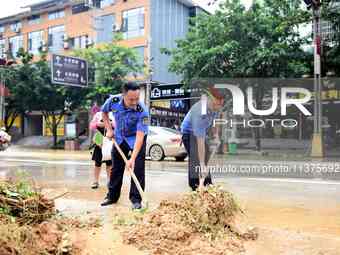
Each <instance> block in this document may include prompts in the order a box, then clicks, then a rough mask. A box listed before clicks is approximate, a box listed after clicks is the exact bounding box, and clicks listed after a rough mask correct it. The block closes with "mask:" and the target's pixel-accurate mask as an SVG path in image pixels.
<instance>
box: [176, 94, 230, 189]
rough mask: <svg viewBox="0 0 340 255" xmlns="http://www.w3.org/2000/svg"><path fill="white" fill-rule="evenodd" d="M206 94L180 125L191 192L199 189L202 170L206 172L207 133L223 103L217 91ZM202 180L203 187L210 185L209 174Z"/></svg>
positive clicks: (215, 135) (207, 154) (207, 158)
mask: <svg viewBox="0 0 340 255" xmlns="http://www.w3.org/2000/svg"><path fill="white" fill-rule="evenodd" d="M206 92H207V93H206V95H203V96H202V98H201V100H200V101H198V102H197V103H195V104H194V105H193V106H192V107H191V109H190V111H189V112H188V113H187V115H186V116H185V118H184V120H183V122H182V125H181V133H182V135H183V137H182V141H183V144H184V147H185V149H186V151H187V153H188V156H189V160H188V178H189V186H190V187H191V189H192V190H196V189H197V188H198V187H199V185H200V175H203V173H202V170H206V167H207V164H208V161H209V157H210V155H209V154H210V152H209V146H208V142H207V138H208V132H209V131H210V130H211V129H212V126H213V122H214V119H217V118H218V112H219V111H220V110H221V109H222V107H223V103H224V97H223V95H222V94H220V93H219V91H218V90H217V89H215V88H210V89H209V90H207V91H206ZM213 131H214V138H215V139H216V140H218V139H219V138H218V130H217V129H216V128H215V129H214V130H213ZM202 180H203V183H202V184H203V185H209V184H212V180H211V175H210V172H208V174H207V175H206V176H205V177H204V178H202Z"/></svg>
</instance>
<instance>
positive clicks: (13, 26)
mask: <svg viewBox="0 0 340 255" xmlns="http://www.w3.org/2000/svg"><path fill="white" fill-rule="evenodd" d="M10 27H11V30H12V31H13V32H18V31H19V30H20V29H21V28H22V24H21V22H20V21H16V22H14V23H12V24H11V26H10Z"/></svg>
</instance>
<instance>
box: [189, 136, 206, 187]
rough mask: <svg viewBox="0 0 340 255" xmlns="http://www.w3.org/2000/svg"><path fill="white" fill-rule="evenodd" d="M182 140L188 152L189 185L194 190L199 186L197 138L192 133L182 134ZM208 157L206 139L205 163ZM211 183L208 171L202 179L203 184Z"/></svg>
mask: <svg viewBox="0 0 340 255" xmlns="http://www.w3.org/2000/svg"><path fill="white" fill-rule="evenodd" d="M182 141H183V144H184V147H185V149H186V151H187V153H188V156H189V160H188V178H189V186H190V187H191V189H192V190H194V191H195V190H196V189H197V187H198V186H199V174H200V173H199V171H198V169H199V166H200V160H199V158H198V146H197V138H196V137H195V136H194V135H192V134H183V136H182ZM209 158H210V152H209V146H208V143H207V141H205V164H208V161H209ZM209 184H212V180H211V174H210V172H209V173H208V175H207V177H206V178H205V180H204V185H209Z"/></svg>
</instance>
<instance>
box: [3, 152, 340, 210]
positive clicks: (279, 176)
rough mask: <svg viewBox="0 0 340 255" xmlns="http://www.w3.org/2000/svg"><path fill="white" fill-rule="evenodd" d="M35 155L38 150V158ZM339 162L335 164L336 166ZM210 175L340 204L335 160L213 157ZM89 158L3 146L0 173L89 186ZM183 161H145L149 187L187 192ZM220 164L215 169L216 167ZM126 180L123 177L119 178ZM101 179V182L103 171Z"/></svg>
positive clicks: (242, 189)
mask: <svg viewBox="0 0 340 255" xmlns="http://www.w3.org/2000/svg"><path fill="white" fill-rule="evenodd" d="M37 155H43V156H41V157H40V158H39V157H38V156H37ZM338 164H339V166H338ZM211 165H212V166H215V168H214V167H212V168H211V170H212V171H213V176H214V180H215V182H217V183H221V184H223V185H224V186H226V187H228V189H229V190H231V191H234V192H236V193H237V194H238V195H239V196H240V197H247V198H249V197H253V198H254V199H271V200H273V199H274V200H275V199H276V198H278V199H280V200H287V201H291V202H292V201H294V200H296V201H297V202H301V201H304V202H310V203H311V204H315V203H319V204H324V203H331V204H339V203H340V178H339V176H340V170H339V172H338V167H339V169H340V163H338V162H317V161H314V162H311V161H308V162H307V161H277V160H276V161H271V160H261V159H259V160H254V159H251V160H250V159H245V158H241V159H236V158H233V159H227V160H222V159H220V158H219V159H218V158H216V159H213V160H212V162H211ZM92 166H93V165H92V162H91V161H90V160H88V159H86V154H79V153H78V154H77V153H72V152H68V153H65V152H49V153H48V154H46V153H45V154H44V153H43V152H41V153H39V152H38V153H36V154H34V155H31V154H30V152H27V151H26V152H15V153H13V151H8V152H2V153H0V177H10V176H15V175H16V173H17V172H18V171H24V172H26V173H27V174H28V175H29V176H32V177H34V179H36V180H37V181H41V182H48V183H55V184H62V185H65V186H73V185H77V186H79V185H80V186H84V187H85V186H89V185H90V183H91V181H92V171H93V170H92V168H93V167H92ZM186 166H187V162H175V161H173V160H171V159H170V160H166V161H163V162H152V161H147V163H146V168H147V171H146V182H147V191H148V192H165V193H177V192H184V191H188V187H187V173H186ZM218 166H219V167H220V168H219V167H218ZM124 182H125V183H127V182H128V177H126V178H125V179H124ZM101 183H102V184H103V185H105V183H106V179H105V172H104V171H102V174H101Z"/></svg>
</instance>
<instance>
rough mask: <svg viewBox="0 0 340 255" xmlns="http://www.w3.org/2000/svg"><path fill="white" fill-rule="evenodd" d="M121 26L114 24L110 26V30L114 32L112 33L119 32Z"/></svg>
mask: <svg viewBox="0 0 340 255" xmlns="http://www.w3.org/2000/svg"><path fill="white" fill-rule="evenodd" d="M121 29H122V28H121V27H120V26H118V25H116V24H114V25H113V27H112V31H113V32H114V33H119V32H121Z"/></svg>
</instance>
